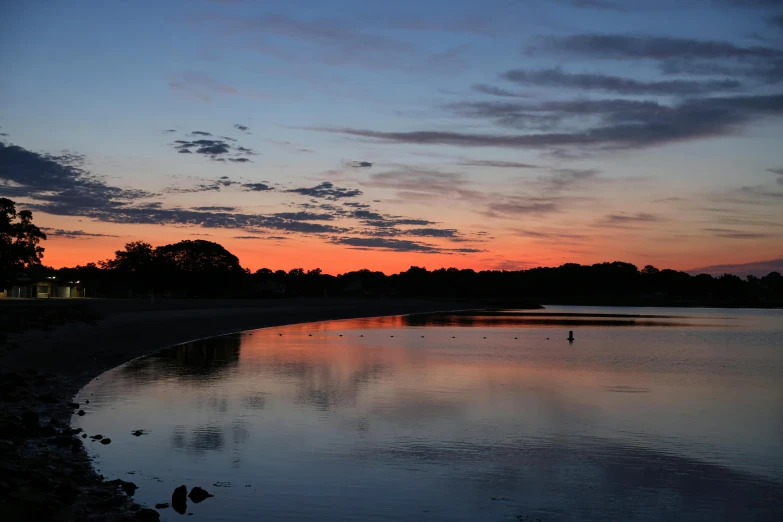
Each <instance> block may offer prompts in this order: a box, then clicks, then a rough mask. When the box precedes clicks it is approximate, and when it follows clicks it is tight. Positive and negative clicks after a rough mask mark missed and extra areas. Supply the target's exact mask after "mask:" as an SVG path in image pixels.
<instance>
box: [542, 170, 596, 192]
mask: <svg viewBox="0 0 783 522" xmlns="http://www.w3.org/2000/svg"><path fill="white" fill-rule="evenodd" d="M600 173H601V171H599V170H596V169H552V170H551V174H550V175H549V176H542V177H539V178H538V179H537V180H536V181H537V183H538V184H539V185H540V186H541V187H542V188H543V191H544V192H545V193H559V192H562V191H564V190H567V189H569V188H571V187H573V186H581V185H583V184H584V182H586V181H589V180H595V179H596V178H597V177H598V176H599V174H600Z"/></svg>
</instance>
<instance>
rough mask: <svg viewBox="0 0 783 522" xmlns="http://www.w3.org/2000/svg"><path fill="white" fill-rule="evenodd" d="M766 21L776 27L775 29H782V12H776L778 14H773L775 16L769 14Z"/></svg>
mask: <svg viewBox="0 0 783 522" xmlns="http://www.w3.org/2000/svg"><path fill="white" fill-rule="evenodd" d="M767 22H768V23H769V25H771V26H772V27H775V28H777V29H781V30H783V14H778V15H775V16H770V17H769V19H768V20H767Z"/></svg>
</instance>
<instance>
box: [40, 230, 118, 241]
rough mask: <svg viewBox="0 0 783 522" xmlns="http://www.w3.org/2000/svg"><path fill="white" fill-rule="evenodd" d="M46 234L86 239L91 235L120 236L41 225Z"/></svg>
mask: <svg viewBox="0 0 783 522" xmlns="http://www.w3.org/2000/svg"><path fill="white" fill-rule="evenodd" d="M41 230H43V231H44V232H45V233H46V235H47V236H49V237H64V238H66V239H87V238H91V237H120V236H114V235H111V234H93V233H90V232H85V231H83V230H62V229H60V228H46V227H42V228H41Z"/></svg>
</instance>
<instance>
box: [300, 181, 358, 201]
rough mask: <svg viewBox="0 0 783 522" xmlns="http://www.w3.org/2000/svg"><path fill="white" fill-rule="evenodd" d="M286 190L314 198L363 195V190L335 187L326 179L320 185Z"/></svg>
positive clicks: (329, 198) (334, 198) (340, 197)
mask: <svg viewBox="0 0 783 522" xmlns="http://www.w3.org/2000/svg"><path fill="white" fill-rule="evenodd" d="M285 192H291V193H294V194H301V195H303V196H309V197H312V198H319V199H328V200H337V199H342V198H355V197H357V196H361V195H362V191H361V190H358V189H346V188H341V187H335V186H334V184H333V183H332V182H330V181H324V182H323V183H321V184H320V185H316V186H315V187H303V188H295V189H289V190H286V191H285Z"/></svg>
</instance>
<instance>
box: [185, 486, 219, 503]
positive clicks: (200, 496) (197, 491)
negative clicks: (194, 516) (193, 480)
mask: <svg viewBox="0 0 783 522" xmlns="http://www.w3.org/2000/svg"><path fill="white" fill-rule="evenodd" d="M214 496H215V495H210V494H209V493H207V491H206V490H205V489H201V488H200V487H198V486H196V487H194V488H193V489H191V490H190V495H188V498H189V499H190V500H192V501H193V502H195V503H196V504H198V503H199V502H203V501H204V500H206V499H208V498H209V497H214Z"/></svg>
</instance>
